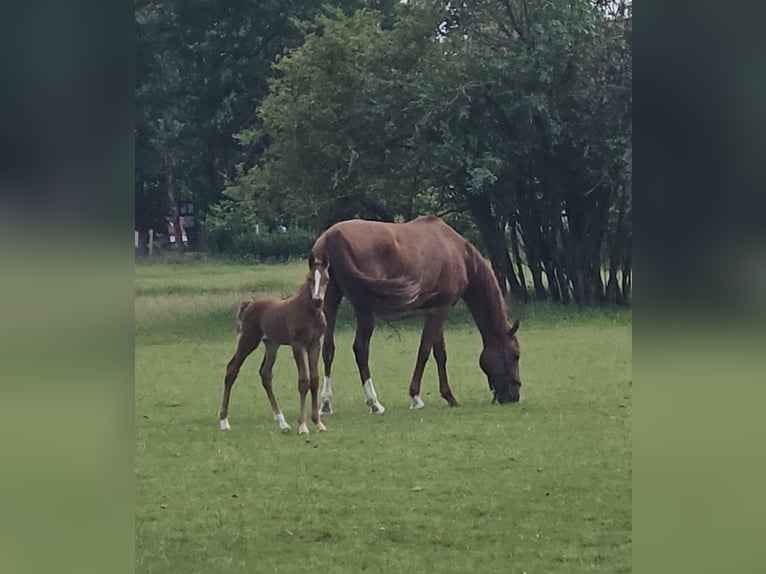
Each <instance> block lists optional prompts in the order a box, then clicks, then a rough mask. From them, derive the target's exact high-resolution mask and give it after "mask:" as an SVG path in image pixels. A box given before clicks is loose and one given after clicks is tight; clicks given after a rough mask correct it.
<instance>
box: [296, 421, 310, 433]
mask: <svg viewBox="0 0 766 574" xmlns="http://www.w3.org/2000/svg"><path fill="white" fill-rule="evenodd" d="M298 434H309V427H308V426H307V425H306V423H302V424H301V425H300V426H299V427H298Z"/></svg>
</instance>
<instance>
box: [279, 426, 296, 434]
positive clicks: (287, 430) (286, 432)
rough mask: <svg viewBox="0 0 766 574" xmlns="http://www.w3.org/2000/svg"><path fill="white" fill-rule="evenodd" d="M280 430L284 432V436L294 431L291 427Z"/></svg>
mask: <svg viewBox="0 0 766 574" xmlns="http://www.w3.org/2000/svg"><path fill="white" fill-rule="evenodd" d="M279 430H281V431H282V434H290V432H291V431H292V430H293V429H291V428H290V425H287V426H284V427H279Z"/></svg>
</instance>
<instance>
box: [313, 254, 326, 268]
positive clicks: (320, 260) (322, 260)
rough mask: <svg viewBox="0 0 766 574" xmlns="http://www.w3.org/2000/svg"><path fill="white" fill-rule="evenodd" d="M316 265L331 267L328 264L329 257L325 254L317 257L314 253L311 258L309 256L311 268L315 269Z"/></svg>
mask: <svg viewBox="0 0 766 574" xmlns="http://www.w3.org/2000/svg"><path fill="white" fill-rule="evenodd" d="M315 265H318V266H319V267H329V265H328V263H327V255H325V254H324V253H323V254H322V255H319V256H318V257H317V256H316V255H314V254H313V253H312V254H311V256H309V268H311V267H314V266H315Z"/></svg>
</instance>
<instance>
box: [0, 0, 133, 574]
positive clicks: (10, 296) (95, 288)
mask: <svg viewBox="0 0 766 574" xmlns="http://www.w3.org/2000/svg"><path fill="white" fill-rule="evenodd" d="M133 10H134V5H133V3H130V2H125V1H119V2H96V1H92V2H82V1H78V2H68V3H60V2H34V1H32V2H24V3H16V4H13V5H9V6H6V7H4V9H3V17H2V18H0V38H1V39H0V42H1V43H2V47H3V48H4V49H2V50H0V53H1V54H2V56H0V58H1V60H0V62H2V64H1V66H2V72H3V74H2V77H3V90H1V91H0V269H2V272H1V273H2V280H0V317H2V320H0V431H1V432H0V436H1V437H2V438H1V439H0V459H1V460H2V461H3V472H2V473H0V477H2V484H0V487H1V488H0V509H1V510H0V571H3V572H21V573H24V572H51V571H55V572H77V573H87V572H132V571H133V539H134V533H133V396H134V393H133V326H132V315H133V246H132V244H131V240H130V238H131V235H132V226H133V201H132V195H133V161H134V160H133V119H132V118H133V92H134V86H135V79H134V72H133V19H134V16H133Z"/></svg>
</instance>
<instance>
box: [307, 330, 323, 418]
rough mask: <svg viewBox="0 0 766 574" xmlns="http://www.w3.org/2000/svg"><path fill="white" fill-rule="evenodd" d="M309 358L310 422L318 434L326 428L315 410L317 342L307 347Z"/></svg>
mask: <svg viewBox="0 0 766 574" xmlns="http://www.w3.org/2000/svg"><path fill="white" fill-rule="evenodd" d="M306 350H307V354H308V357H309V390H310V391H311V420H312V421H314V424H315V425H316V427H317V430H318V431H319V432H322V431H326V430H327V427H326V426H324V424H322V419H321V418H320V415H319V409H318V408H317V393H318V391H319V350H320V346H319V340H317V341H316V342H315V343H312V344H311V345H309V346H308V348H307V349H306Z"/></svg>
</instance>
